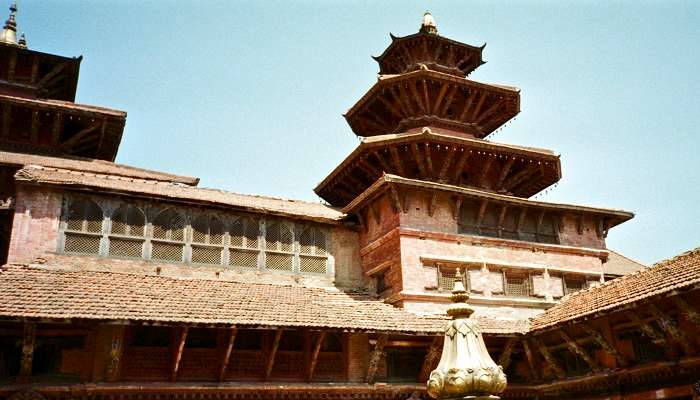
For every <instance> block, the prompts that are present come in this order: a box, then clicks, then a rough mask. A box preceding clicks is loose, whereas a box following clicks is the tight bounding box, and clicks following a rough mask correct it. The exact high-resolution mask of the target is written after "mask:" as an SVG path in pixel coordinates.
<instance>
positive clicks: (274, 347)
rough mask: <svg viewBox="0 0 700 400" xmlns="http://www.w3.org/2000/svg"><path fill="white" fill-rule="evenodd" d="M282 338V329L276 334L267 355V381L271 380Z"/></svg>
mask: <svg viewBox="0 0 700 400" xmlns="http://www.w3.org/2000/svg"><path fill="white" fill-rule="evenodd" d="M281 338H282V329H278V330H277V332H275V339H274V340H273V341H272V347H271V348H270V352H269V353H268V355H267V363H266V364H265V380H268V379H270V375H271V374H272V366H273V365H275V356H276V355H277V348H279V346H280V339H281Z"/></svg>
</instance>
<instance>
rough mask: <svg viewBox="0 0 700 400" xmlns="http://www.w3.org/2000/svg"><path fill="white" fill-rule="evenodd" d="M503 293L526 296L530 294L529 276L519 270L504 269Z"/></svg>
mask: <svg viewBox="0 0 700 400" xmlns="http://www.w3.org/2000/svg"><path fill="white" fill-rule="evenodd" d="M503 274H504V281H505V295H506V296H515V297H527V296H529V295H530V277H529V276H528V274H527V273H523V272H520V271H517V272H516V271H504V273H503Z"/></svg>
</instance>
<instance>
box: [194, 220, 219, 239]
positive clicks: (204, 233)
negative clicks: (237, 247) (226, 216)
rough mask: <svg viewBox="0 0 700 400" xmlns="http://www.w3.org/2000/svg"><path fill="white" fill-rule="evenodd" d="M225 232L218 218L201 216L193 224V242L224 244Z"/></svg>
mask: <svg viewBox="0 0 700 400" xmlns="http://www.w3.org/2000/svg"><path fill="white" fill-rule="evenodd" d="M223 232H224V230H223V226H222V224H221V221H219V220H218V219H217V218H215V217H209V216H200V217H199V218H197V219H196V220H195V221H194V222H193V223H192V242H194V243H206V244H223V241H224V234H223Z"/></svg>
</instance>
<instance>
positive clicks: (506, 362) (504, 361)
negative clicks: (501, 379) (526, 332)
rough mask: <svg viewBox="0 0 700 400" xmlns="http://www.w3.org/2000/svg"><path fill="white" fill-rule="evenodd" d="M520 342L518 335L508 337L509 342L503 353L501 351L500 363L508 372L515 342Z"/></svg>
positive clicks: (504, 370)
mask: <svg viewBox="0 0 700 400" xmlns="http://www.w3.org/2000/svg"><path fill="white" fill-rule="evenodd" d="M516 343H518V338H517V337H515V336H514V337H512V338H510V339H508V343H506V347H505V348H504V349H503V353H501V356H500V357H498V365H500V366H501V368H503V372H506V371H507V370H508V367H509V366H510V362H511V359H512V357H511V355H512V354H513V349H514V348H515V344H516Z"/></svg>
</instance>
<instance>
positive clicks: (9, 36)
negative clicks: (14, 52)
mask: <svg viewBox="0 0 700 400" xmlns="http://www.w3.org/2000/svg"><path fill="white" fill-rule="evenodd" d="M0 43H5V44H10V45H13V46H19V47H27V40H26V38H25V37H24V34H23V35H22V36H21V38H20V40H19V41H18V40H17V2H16V1H13V2H12V4H11V5H10V16H9V17H7V21H5V25H4V26H3V27H2V31H0Z"/></svg>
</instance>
